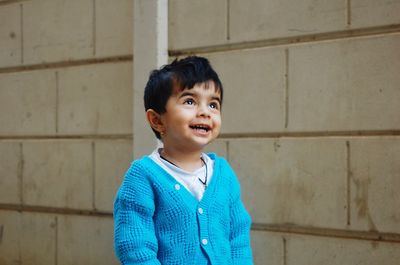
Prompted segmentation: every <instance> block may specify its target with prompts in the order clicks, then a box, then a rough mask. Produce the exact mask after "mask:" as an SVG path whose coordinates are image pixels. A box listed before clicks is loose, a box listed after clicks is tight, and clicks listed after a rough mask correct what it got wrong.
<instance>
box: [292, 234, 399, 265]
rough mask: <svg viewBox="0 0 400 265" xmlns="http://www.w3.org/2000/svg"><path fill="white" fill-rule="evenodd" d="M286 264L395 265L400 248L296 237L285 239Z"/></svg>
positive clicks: (345, 240) (396, 245)
mask: <svg viewBox="0 0 400 265" xmlns="http://www.w3.org/2000/svg"><path fill="white" fill-rule="evenodd" d="M286 249H287V254H286V256H287V263H286V264H287V265H320V264H324V265H354V264H363V265H376V264H385V265H397V264H399V259H400V245H399V244H395V243H385V242H372V241H365V240H352V239H340V238H327V237H312V236H295V235H292V236H290V237H288V239H287V246H286Z"/></svg>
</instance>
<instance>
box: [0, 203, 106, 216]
mask: <svg viewBox="0 0 400 265" xmlns="http://www.w3.org/2000/svg"><path fill="white" fill-rule="evenodd" d="M1 210H7V211H17V212H35V213H46V214H60V215H61V214H62V215H80V216H97V217H112V216H113V213H112V211H110V212H107V211H98V210H92V209H71V208H56V207H49V206H36V205H19V204H5V203H0V211H1Z"/></svg>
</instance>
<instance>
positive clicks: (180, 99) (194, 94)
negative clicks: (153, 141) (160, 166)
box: [161, 82, 221, 151]
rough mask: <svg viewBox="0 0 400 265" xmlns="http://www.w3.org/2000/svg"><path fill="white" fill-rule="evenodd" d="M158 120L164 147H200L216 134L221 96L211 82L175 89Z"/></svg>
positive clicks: (219, 123)
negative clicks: (162, 132)
mask: <svg viewBox="0 0 400 265" xmlns="http://www.w3.org/2000/svg"><path fill="white" fill-rule="evenodd" d="M161 122H162V124H163V126H164V135H163V136H162V141H163V143H164V147H165V148H168V147H173V148H179V149H182V151H185V150H187V151H189V150H190V151H193V150H201V149H203V148H204V147H205V146H206V145H207V144H208V143H210V142H211V141H212V140H214V139H215V138H216V137H217V136H218V134H219V132H220V128H221V96H220V93H219V92H217V90H216V88H215V85H214V82H208V83H201V84H196V85H195V86H194V87H193V88H192V89H184V90H182V91H176V92H174V93H173V94H172V96H171V97H170V98H169V99H168V101H167V105H166V112H165V113H163V114H162V115H161Z"/></svg>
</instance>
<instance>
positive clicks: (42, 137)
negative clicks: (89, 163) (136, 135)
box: [0, 134, 132, 141]
mask: <svg viewBox="0 0 400 265" xmlns="http://www.w3.org/2000/svg"><path fill="white" fill-rule="evenodd" d="M4 140H43V141H48V140H132V134H120V135H107V134H104V135H15V136H14V135H9V136H7V135H2V136H0V141H4Z"/></svg>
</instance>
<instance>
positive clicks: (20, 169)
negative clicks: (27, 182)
mask: <svg viewBox="0 0 400 265" xmlns="http://www.w3.org/2000/svg"><path fill="white" fill-rule="evenodd" d="M19 159H20V162H19V167H18V182H19V183H18V186H19V191H18V192H19V194H18V197H19V203H20V204H21V205H22V204H24V192H23V188H24V182H23V181H24V163H25V162H24V152H23V144H22V143H19Z"/></svg>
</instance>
